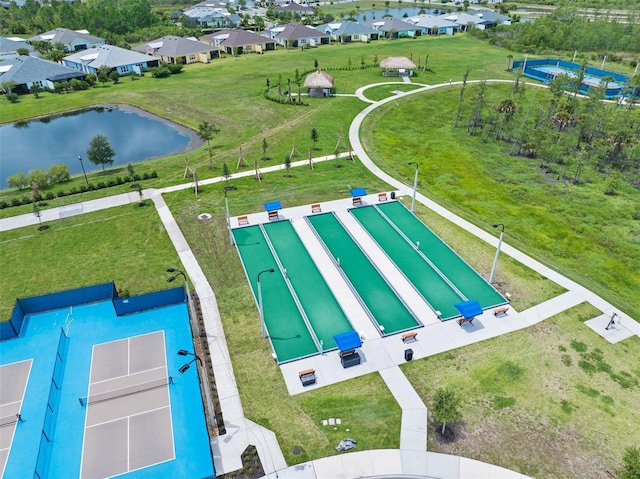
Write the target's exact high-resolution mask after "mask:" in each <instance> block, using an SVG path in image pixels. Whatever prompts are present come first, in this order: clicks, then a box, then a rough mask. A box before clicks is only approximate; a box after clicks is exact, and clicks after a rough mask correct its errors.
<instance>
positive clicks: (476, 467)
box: [460, 457, 491, 479]
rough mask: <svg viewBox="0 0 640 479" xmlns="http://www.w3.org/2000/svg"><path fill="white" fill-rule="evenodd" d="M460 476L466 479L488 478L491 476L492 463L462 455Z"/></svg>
mask: <svg viewBox="0 0 640 479" xmlns="http://www.w3.org/2000/svg"><path fill="white" fill-rule="evenodd" d="M460 477H463V478H465V479H488V478H490V477H491V464H487V463H486V462H480V461H474V460H473V459H468V458H466V457H461V458H460Z"/></svg>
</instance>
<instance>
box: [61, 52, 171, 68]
mask: <svg viewBox="0 0 640 479" xmlns="http://www.w3.org/2000/svg"><path fill="white" fill-rule="evenodd" d="M62 63H63V64H64V65H66V66H68V67H70V68H75V69H76V70H80V71H83V72H85V73H97V72H98V69H99V68H100V67H102V66H108V67H109V68H111V69H112V70H116V71H117V72H118V73H119V74H120V75H127V74H129V73H138V74H140V73H142V72H143V71H144V70H147V69H149V68H153V67H157V66H160V60H158V59H157V58H153V57H150V56H149V55H143V54H142V53H138V52H132V51H131V50H125V49H124V48H120V47H116V46H113V45H102V46H99V47H97V48H90V49H89V50H86V51H82V52H77V53H74V54H73V55H69V56H68V57H64V58H63V59H62Z"/></svg>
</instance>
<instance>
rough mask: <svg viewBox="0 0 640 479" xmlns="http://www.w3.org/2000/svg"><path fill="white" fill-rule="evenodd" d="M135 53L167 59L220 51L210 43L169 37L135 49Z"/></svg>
mask: <svg viewBox="0 0 640 479" xmlns="http://www.w3.org/2000/svg"><path fill="white" fill-rule="evenodd" d="M134 50H135V51H138V52H144V53H146V54H147V55H156V54H157V55H164V56H167V57H178V56H183V55H189V54H191V53H201V52H210V51H212V50H218V47H214V46H212V45H210V44H208V43H202V42H199V41H198V40H196V39H190V38H183V37H176V36H173V35H167V36H165V37H162V38H158V39H156V40H152V41H150V42H149V43H147V44H145V45H139V46H137V47H135V48H134Z"/></svg>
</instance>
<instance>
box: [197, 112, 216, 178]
mask: <svg viewBox="0 0 640 479" xmlns="http://www.w3.org/2000/svg"><path fill="white" fill-rule="evenodd" d="M216 133H220V130H219V129H218V128H216V126H215V125H214V124H213V123H209V122H208V121H206V120H204V121H203V122H202V123H200V124H199V125H198V137H200V139H201V140H202V141H206V142H207V149H208V150H209V169H213V159H212V158H211V139H212V138H213V135H215V134H216Z"/></svg>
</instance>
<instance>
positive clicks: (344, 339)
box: [333, 331, 362, 352]
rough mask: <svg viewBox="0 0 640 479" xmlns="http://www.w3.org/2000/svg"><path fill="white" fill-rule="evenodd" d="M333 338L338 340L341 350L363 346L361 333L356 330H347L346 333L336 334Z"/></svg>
mask: <svg viewBox="0 0 640 479" xmlns="http://www.w3.org/2000/svg"><path fill="white" fill-rule="evenodd" d="M333 340H334V341H335V342H336V344H337V346H338V349H339V350H340V352H342V351H349V350H350V349H355V348H359V347H360V346H362V341H360V335H359V334H358V333H357V332H355V331H347V332H346V333H340V334H336V335H335V336H333Z"/></svg>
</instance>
